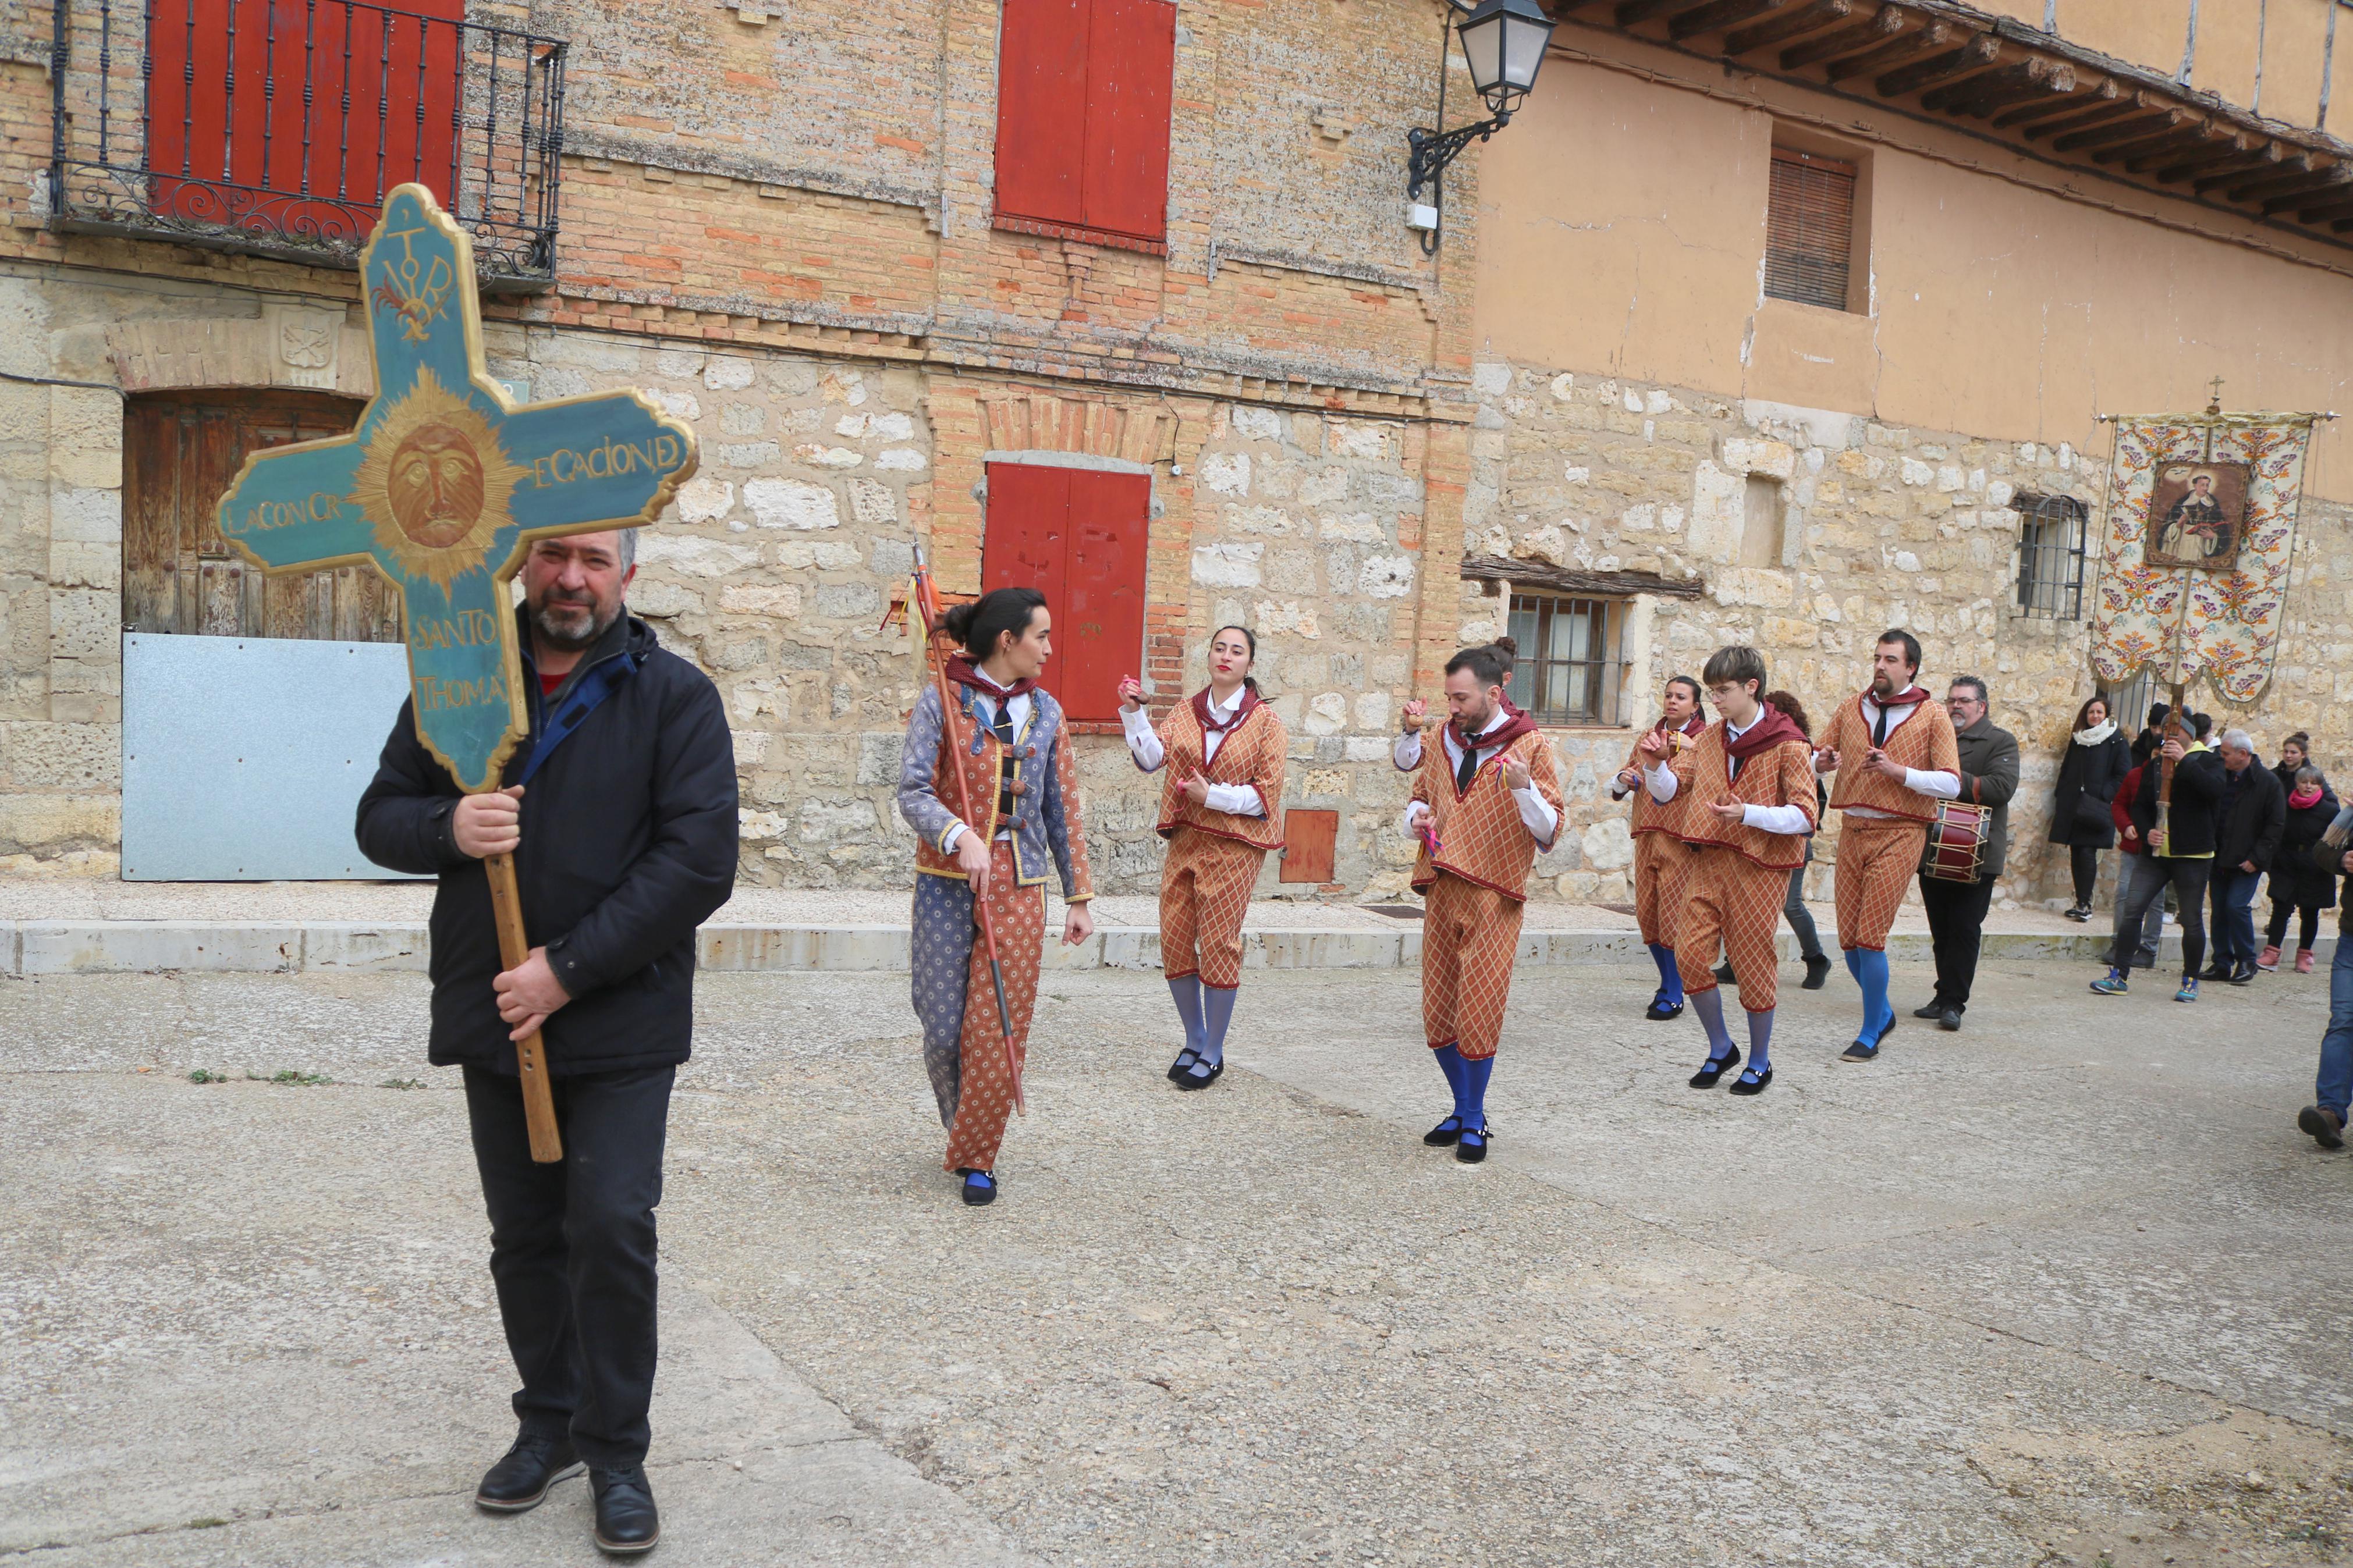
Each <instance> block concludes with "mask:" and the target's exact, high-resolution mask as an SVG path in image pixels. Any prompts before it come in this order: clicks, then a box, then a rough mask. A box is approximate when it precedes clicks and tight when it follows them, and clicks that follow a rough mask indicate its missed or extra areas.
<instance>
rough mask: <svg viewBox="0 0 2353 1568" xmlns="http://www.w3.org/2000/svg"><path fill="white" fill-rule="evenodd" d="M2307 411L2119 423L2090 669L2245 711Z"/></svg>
mask: <svg viewBox="0 0 2353 1568" xmlns="http://www.w3.org/2000/svg"><path fill="white" fill-rule="evenodd" d="M2325 417H2327V416H2324V415H2313V414H2225V413H2222V412H2221V410H2220V408H2219V407H2214V408H2210V409H2209V410H2208V411H2207V412H2206V413H2204V414H2198V415H2188V416H2146V417H2120V418H2118V419H2117V420H2116V442H2115V447H2114V450H2113V454H2112V456H2111V459H2110V462H2109V469H2108V508H2107V512H2108V527H2107V541H2106V544H2105V548H2104V550H2103V552H2102V556H2101V562H2100V577H2099V588H2098V592H2097V595H2096V596H2095V599H2094V619H2093V627H2092V667H2093V668H2094V669H2095V670H2097V671H2098V672H2099V676H2100V679H2102V681H2103V682H2105V683H2107V684H2110V685H2122V684H2123V683H2124V682H2125V681H2126V680H2128V679H2131V678H2132V676H2133V675H2134V673H2135V672H2137V671H2138V670H2140V669H2142V668H2147V670H2148V671H2149V673H2150V674H2151V675H2153V676H2155V677H2156V679H2158V680H2160V681H2164V682H2168V683H2170V684H2173V685H2177V686H2179V685H2187V684H2189V683H2190V682H2192V681H2195V680H2197V679H2199V678H2200V677H2201V676H2202V677H2204V678H2205V679H2208V680H2210V681H2211V683H2212V684H2213V687H2214V689H2215V690H2216V691H2218V692H2220V693H2221V696H2222V699H2223V700H2225V701H2227V702H2232V703H2241V704H2243V703H2249V702H2253V700H2255V699H2256V698H2257V697H2259V696H2261V695H2262V694H2263V688H2264V687H2265V686H2266V685H2268V684H2269V683H2270V681H2271V678H2272V665H2273V662H2274V658H2276V656H2277V653H2278V648H2279V634H2280V626H2281V623H2282V621H2283V619H2284V614H2285V609H2286V600H2287V568H2288V557H2289V554H2290V552H2292V550H2293V549H2294V547H2295V522H2296V514H2297V510H2298V509H2299V507H2300V506H2301V505H2302V502H2303V498H2304V465H2305V456H2306V452H2307V451H2308V450H2309V449H2310V447H2311V445H2312V430H2313V426H2314V424H2315V422H2316V420H2318V419H2321V418H2325Z"/></svg>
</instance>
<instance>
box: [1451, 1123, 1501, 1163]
mask: <svg viewBox="0 0 2353 1568" xmlns="http://www.w3.org/2000/svg"><path fill="white" fill-rule="evenodd" d="M1493 1136H1494V1133H1493V1132H1492V1131H1489V1130H1488V1127H1487V1124H1486V1123H1485V1122H1484V1121H1482V1122H1480V1123H1479V1125H1478V1126H1476V1127H1473V1126H1472V1125H1471V1124H1470V1123H1469V1122H1467V1121H1466V1122H1464V1123H1463V1124H1462V1136H1461V1138H1460V1139H1459V1140H1458V1141H1457V1142H1455V1145H1454V1157H1455V1158H1456V1159H1457V1160H1460V1161H1461V1162H1462V1163H1464V1164H1466V1165H1475V1164H1477V1163H1479V1162H1480V1161H1482V1160H1484V1159H1485V1158H1486V1157H1487V1141H1488V1140H1489V1139H1491V1138H1493Z"/></svg>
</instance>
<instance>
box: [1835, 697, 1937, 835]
mask: <svg viewBox="0 0 2353 1568" xmlns="http://www.w3.org/2000/svg"><path fill="white" fill-rule="evenodd" d="M1821 743H1822V744H1823V745H1825V746H1828V747H1830V748H1831V750H1832V751H1835V752H1838V754H1839V765H1838V773H1837V774H1836V776H1835V777H1833V778H1832V779H1831V810H1832V811H1844V810H1845V809H1846V808H1847V807H1849V806H1851V805H1860V806H1863V807H1866V808H1868V809H1869V810H1872V811H1883V812H1885V813H1886V814H1887V815H1888V816H1900V817H1904V818H1905V819H1906V820H1908V821H1912V822H1934V821H1936V799H1935V797H1934V796H1931V795H1922V794H1921V793H1920V792H1919V791H1918V790H1915V789H1906V788H1905V786H1904V785H1902V784H1897V783H1896V782H1895V781H1894V779H1891V778H1888V777H1886V776H1884V775H1883V774H1882V773H1879V772H1878V771H1877V770H1876V769H1874V768H1873V767H1872V766H1871V765H1870V764H1869V763H1865V762H1864V761H1863V753H1864V752H1868V751H1870V750H1871V725H1870V723H1869V722H1868V721H1865V720H1864V718H1863V716H1862V698H1861V697H1850V698H1848V699H1847V700H1845V701H1843V702H1841V703H1840V704H1839V707H1838V713H1837V715H1836V717H1834V718H1832V719H1831V727H1830V731H1829V733H1827V734H1825V735H1824V736H1823V737H1822V740H1821ZM1886 751H1887V755H1888V757H1889V759H1890V760H1892V761H1894V762H1898V763H1903V764H1904V765H1905V767H1907V768H1911V769H1913V770H1915V771H1916V772H1919V773H1956V774H1957V773H1959V772H1960V771H1961V754H1960V746H1959V743H1958V742H1956V741H1955V740H1954V738H1953V719H1952V715H1951V714H1949V713H1947V712H1946V711H1945V710H1944V706H1943V704H1941V703H1938V702H1936V701H1934V700H1930V701H1926V702H1923V703H1921V704H1920V711H1919V712H1917V713H1915V714H1913V715H1912V717H1910V718H1909V719H1906V720H1905V721H1904V722H1902V723H1901V724H1898V725H1896V726H1895V728H1894V729H1892V730H1890V731H1887V746H1886Z"/></svg>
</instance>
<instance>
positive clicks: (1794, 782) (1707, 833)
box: [1642, 719, 1820, 871]
mask: <svg viewBox="0 0 2353 1568" xmlns="http://www.w3.org/2000/svg"><path fill="white" fill-rule="evenodd" d="M1670 766H1672V768H1673V769H1674V774H1675V798H1674V799H1673V800H1672V801H1671V802H1669V803H1668V804H1669V805H1680V806H1683V807H1685V808H1686V809H1685V811H1684V814H1683V830H1682V833H1681V835H1680V837H1682V839H1683V842H1684V843H1686V844H1721V845H1724V846H1725V847H1728V848H1730V849H1731V850H1732V851H1733V852H1734V853H1736V854H1737V855H1738V856H1739V857H1740V858H1742V859H1744V860H1746V861H1748V862H1750V863H1751V864H1753V865H1757V866H1763V867H1767V868H1770V869H1772V870H1775V871H1788V870H1791V869H1793V868H1797V867H1799V866H1802V865H1804V864H1805V863H1806V837H1805V835H1804V834H1801V833H1767V832H1766V831H1765V830H1764V829H1763V828H1761V827H1751V826H1748V825H1747V824H1746V823H1736V822H1726V821H1725V820H1724V819H1723V818H1722V817H1720V816H1716V815H1715V813H1714V812H1712V811H1710V810H1708V809H1707V805H1708V804H1709V803H1711V802H1715V801H1720V800H1724V799H1726V798H1729V799H1732V800H1736V801H1738V802H1740V804H1741V805H1794V806H1799V807H1802V808H1803V809H1804V811H1805V814H1806V820H1807V821H1809V822H1813V823H1815V824H1816V826H1820V822H1819V819H1818V817H1817V816H1816V799H1815V795H1814V749H1813V747H1812V746H1810V745H1809V744H1808V743H1807V742H1805V741H1804V740H1803V739H1792V740H1788V741H1784V742H1781V743H1780V744H1779V745H1778V746H1775V747H1774V748H1773V749H1772V750H1770V751H1768V752H1758V753H1757V755H1756V756H1753V757H1751V758H1749V759H1748V760H1747V761H1746V762H1745V763H1741V764H1740V776H1739V777H1738V778H1735V777H1733V776H1732V754H1731V753H1730V752H1727V751H1726V750H1725V743H1724V721H1722V720H1721V719H1719V720H1717V721H1715V723H1713V724H1710V725H1709V726H1708V727H1707V733H1705V734H1704V735H1702V736H1701V737H1700V738H1699V744H1698V745H1696V746H1694V747H1692V748H1691V749H1690V750H1688V751H1685V752H1680V753H1678V754H1677V755H1676V757H1675V759H1674V761H1673V762H1672V763H1671V764H1670ZM1642 793H1643V795H1645V796H1646V797H1647V796H1648V795H1650V790H1649V788H1648V786H1645V787H1644V789H1643V791H1642Z"/></svg>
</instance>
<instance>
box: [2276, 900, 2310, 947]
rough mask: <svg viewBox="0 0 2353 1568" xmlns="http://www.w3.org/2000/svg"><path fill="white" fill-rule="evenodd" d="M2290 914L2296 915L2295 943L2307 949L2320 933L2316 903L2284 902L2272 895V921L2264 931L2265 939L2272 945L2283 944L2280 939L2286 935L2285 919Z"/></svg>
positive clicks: (2286, 919)
mask: <svg viewBox="0 0 2353 1568" xmlns="http://www.w3.org/2000/svg"><path fill="white" fill-rule="evenodd" d="M2290 915H2294V916H2295V917H2296V945H2297V946H2298V947H2300V948H2306V949H2309V948H2310V947H2311V946H2312V943H2313V941H2314V939H2315V938H2316V937H2318V936H2319V935H2320V906H2319V905H2318V904H2284V903H2282V902H2280V901H2279V900H2278V899H2277V898H2276V897H2274V899H2273V900H2272V922H2271V927H2270V930H2269V931H2268V932H2267V933H2266V940H2268V941H2269V942H2270V943H2271V944H2272V945H2273V946H2274V947H2279V946H2282V945H2283V943H2282V942H2281V940H2280V939H2281V938H2283V937H2284V936H2286V935H2287V921H2288V917H2289V916H2290Z"/></svg>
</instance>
